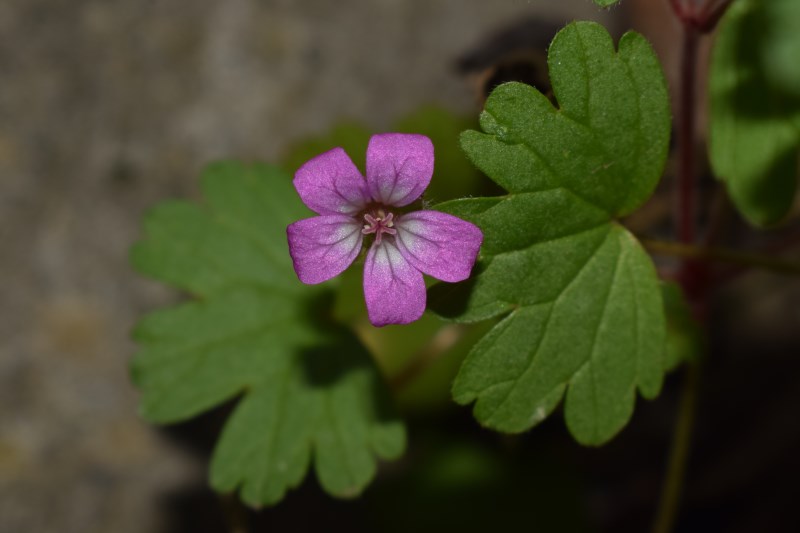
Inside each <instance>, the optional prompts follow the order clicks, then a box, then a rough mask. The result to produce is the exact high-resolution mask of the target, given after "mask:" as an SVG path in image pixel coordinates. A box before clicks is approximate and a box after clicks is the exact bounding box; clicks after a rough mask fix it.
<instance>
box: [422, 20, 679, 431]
mask: <svg viewBox="0 0 800 533" xmlns="http://www.w3.org/2000/svg"><path fill="white" fill-rule="evenodd" d="M548 63H549V68H550V77H551V80H552V85H553V89H554V93H555V96H556V98H557V100H558V103H559V106H560V107H559V108H558V109H555V108H553V106H552V105H551V103H550V102H549V101H548V99H547V98H546V97H545V96H543V95H542V94H540V93H539V92H537V91H536V90H535V89H533V88H532V87H529V86H527V85H523V84H519V83H509V84H505V85H501V86H500V87H498V88H497V89H495V91H494V92H493V93H492V94H491V96H490V97H489V99H488V100H487V102H486V109H485V111H484V112H483V114H482V115H481V127H482V129H483V131H484V133H479V132H476V131H467V132H465V133H464V134H463V135H462V146H463V148H464V150H465V151H466V153H467V155H468V156H469V157H470V159H471V160H472V161H473V163H474V164H475V165H476V166H477V167H478V168H480V169H481V170H483V171H484V172H485V173H486V174H487V175H488V176H489V177H490V178H492V179H493V180H494V181H495V182H497V183H498V184H499V185H501V186H502V187H503V188H505V189H506V190H507V191H508V194H507V195H505V196H500V197H494V198H473V199H466V200H458V201H453V202H447V203H445V204H441V205H440V206H437V208H438V209H441V210H444V211H447V212H450V213H453V214H456V215H458V216H461V217H463V218H466V219H468V220H471V221H473V222H475V223H476V224H478V225H479V226H480V227H481V228H482V229H483V231H484V246H483V248H482V252H481V253H482V256H481V260H480V262H479V264H478V266H477V269H476V272H477V275H475V276H474V277H473V278H472V279H471V280H469V281H468V282H466V283H462V284H457V285H437V286H436V287H434V288H433V289H432V290H431V291H430V302H431V306H432V307H433V308H434V309H435V310H436V311H437V312H439V313H440V314H441V315H443V316H445V317H448V318H451V319H453V320H457V321H465V322H470V321H476V320H484V319H487V318H491V317H496V316H501V315H505V316H504V318H503V320H501V321H500V322H499V323H498V324H497V325H496V326H495V327H494V328H493V329H492V330H491V331H490V332H489V333H488V334H487V335H486V336H485V337H484V338H483V339H482V340H481V341H480V342H478V343H477V345H476V346H475V347H474V348H473V350H472V351H471V352H470V354H469V356H468V357H467V360H466V361H465V363H464V365H463V366H462V368H461V371H460V372H459V375H458V377H457V378H456V381H455V383H454V385H453V396H454V398H455V400H456V401H457V402H459V403H462V404H467V403H469V402H472V401H475V402H476V404H475V409H474V413H475V416H476V417H477V419H478V420H479V421H480V422H481V423H482V424H484V425H486V426H488V427H491V428H493V429H497V430H500V431H506V432H521V431H524V430H526V429H528V428H530V427H532V426H534V425H536V424H537V423H539V422H540V421H542V420H543V419H544V418H546V417H547V416H548V415H549V414H550V413H551V412H552V411H553V409H555V407H556V406H557V405H558V403H559V402H560V400H561V398H562V396H563V395H564V393H565V391H566V406H565V414H566V421H567V425H568V426H569V429H570V431H571V432H572V434H573V435H574V436H575V438H576V439H577V440H578V441H579V442H581V443H584V444H591V445H599V444H602V443H603V442H605V441H607V440H608V439H610V438H611V437H613V436H614V435H615V434H616V433H617V432H618V431H619V430H620V429H621V428H622V427H623V426H624V425H625V424H626V422H627V421H628V419H629V418H630V416H631V414H632V412H633V406H634V400H635V392H636V389H637V388H638V390H639V391H640V393H641V394H642V395H643V396H645V397H646V398H653V397H655V396H656V395H657V394H658V392H659V390H660V388H661V382H662V379H663V356H664V338H665V320H664V311H663V307H662V301H661V293H660V288H659V283H658V279H657V277H656V273H655V269H654V267H653V264H652V261H651V260H650V258H649V256H648V255H647V254H646V253H645V252H644V250H643V249H642V247H641V246H640V245H639V243H638V242H637V241H636V239H635V238H634V237H633V236H632V235H631V234H630V233H629V232H628V231H627V230H625V229H624V228H623V227H621V226H619V225H618V224H617V223H616V222H614V219H615V218H616V217H619V216H622V215H625V214H627V213H630V212H631V211H633V210H634V209H636V208H637V207H639V206H640V205H641V204H642V203H643V202H644V201H645V200H646V199H647V198H648V197H649V196H650V194H651V193H652V191H653V188H654V187H655V185H656V183H657V182H658V180H659V178H660V175H661V171H662V169H663V166H664V162H665V158H666V153H667V145H668V139H669V125H670V117H669V107H668V105H669V104H668V98H667V93H666V88H665V83H664V79H663V75H662V72H661V68H660V66H659V64H658V61H657V59H656V57H655V55H654V54H653V52H652V50H651V48H650V46H649V45H648V43H647V42H646V41H645V39H644V38H643V37H641V36H640V35H638V34H636V33H627V34H625V35H624V36H623V37H622V39H621V40H620V43H619V51H618V52H615V50H614V47H613V43H612V41H611V38H610V37H609V35H608V33H607V32H606V31H605V30H604V29H603V28H602V27H601V26H599V25H597V24H594V23H589V22H578V23H573V24H570V25H569V26H567V27H566V28H564V29H563V30H561V32H559V34H558V35H557V36H556V38H555V39H554V41H553V44H552V45H551V48H550V51H549V58H548Z"/></svg>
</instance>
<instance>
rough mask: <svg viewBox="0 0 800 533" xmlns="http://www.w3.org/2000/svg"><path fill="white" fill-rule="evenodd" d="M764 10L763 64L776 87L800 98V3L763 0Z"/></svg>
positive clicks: (791, 0)
mask: <svg viewBox="0 0 800 533" xmlns="http://www.w3.org/2000/svg"><path fill="white" fill-rule="evenodd" d="M760 7H761V8H762V9H763V10H764V21H763V22H764V24H763V26H762V27H763V29H762V35H763V46H762V47H761V61H762V64H763V65H764V72H765V74H766V77H767V80H768V81H769V82H770V84H771V85H772V86H773V87H776V88H778V89H781V90H783V91H786V92H787V93H790V94H791V95H793V96H794V97H795V98H800V68H798V58H800V2H798V1H797V0H769V1H768V2H765V1H763V0H762V2H761V4H760Z"/></svg>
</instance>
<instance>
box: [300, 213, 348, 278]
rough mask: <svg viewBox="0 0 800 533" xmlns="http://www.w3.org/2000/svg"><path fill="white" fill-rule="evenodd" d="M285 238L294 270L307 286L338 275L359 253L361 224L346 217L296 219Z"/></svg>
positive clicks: (328, 216)
mask: <svg viewBox="0 0 800 533" xmlns="http://www.w3.org/2000/svg"><path fill="white" fill-rule="evenodd" d="M286 236H287V237H288V238H289V254H290V255H291V256H292V261H293V262H294V270H295V272H297V277H298V278H300V281H302V282H303V283H305V284H307V285H314V284H316V283H322V282H323V281H327V280H329V279H331V278H332V277H334V276H337V275H339V274H341V273H342V272H343V271H344V270H345V269H346V268H347V267H349V266H350V264H351V263H352V262H353V261H354V260H355V258H356V256H358V252H359V251H361V239H362V236H361V224H359V223H358V221H356V220H355V219H354V218H352V217H348V216H345V215H326V216H320V217H313V218H306V219H303V220H298V221H297V222H294V223H293V224H289V227H287V228H286Z"/></svg>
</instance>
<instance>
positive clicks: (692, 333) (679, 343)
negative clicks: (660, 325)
mask: <svg viewBox="0 0 800 533" xmlns="http://www.w3.org/2000/svg"><path fill="white" fill-rule="evenodd" d="M661 295H662V297H663V298H664V311H665V312H666V315H667V351H666V354H665V356H664V370H667V371H670V370H673V369H675V368H676V367H677V366H678V365H680V364H681V363H684V362H690V361H697V360H698V359H699V358H700V357H701V355H702V353H703V351H704V349H705V336H704V334H703V330H702V328H701V327H700V325H699V324H698V323H697V321H695V319H694V316H692V310H691V308H690V307H689V304H688V303H687V302H686V299H685V298H684V296H683V291H682V290H681V287H680V285H678V284H677V283H662V284H661Z"/></svg>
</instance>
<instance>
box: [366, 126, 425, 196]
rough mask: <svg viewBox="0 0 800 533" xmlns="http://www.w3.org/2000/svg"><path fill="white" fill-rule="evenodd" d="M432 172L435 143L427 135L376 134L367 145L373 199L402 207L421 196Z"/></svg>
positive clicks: (370, 188) (368, 183) (369, 185)
mask: <svg viewBox="0 0 800 533" xmlns="http://www.w3.org/2000/svg"><path fill="white" fill-rule="evenodd" d="M432 175H433V143H432V142H431V140H430V139H428V138H427V137H425V136H424V135H413V134H405V133H384V134H381V135H373V136H372V138H371V139H370V140H369V146H368V147H367V186H368V187H369V192H370V194H371V195H372V198H373V199H374V200H375V201H376V202H380V203H382V204H384V205H393V206H397V207H401V206H404V205H408V204H410V203H411V202H413V201H414V200H416V199H417V198H419V197H420V196H421V195H422V193H423V192H424V191H425V189H426V188H427V187H428V184H429V183H430V182H431V176H432Z"/></svg>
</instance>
